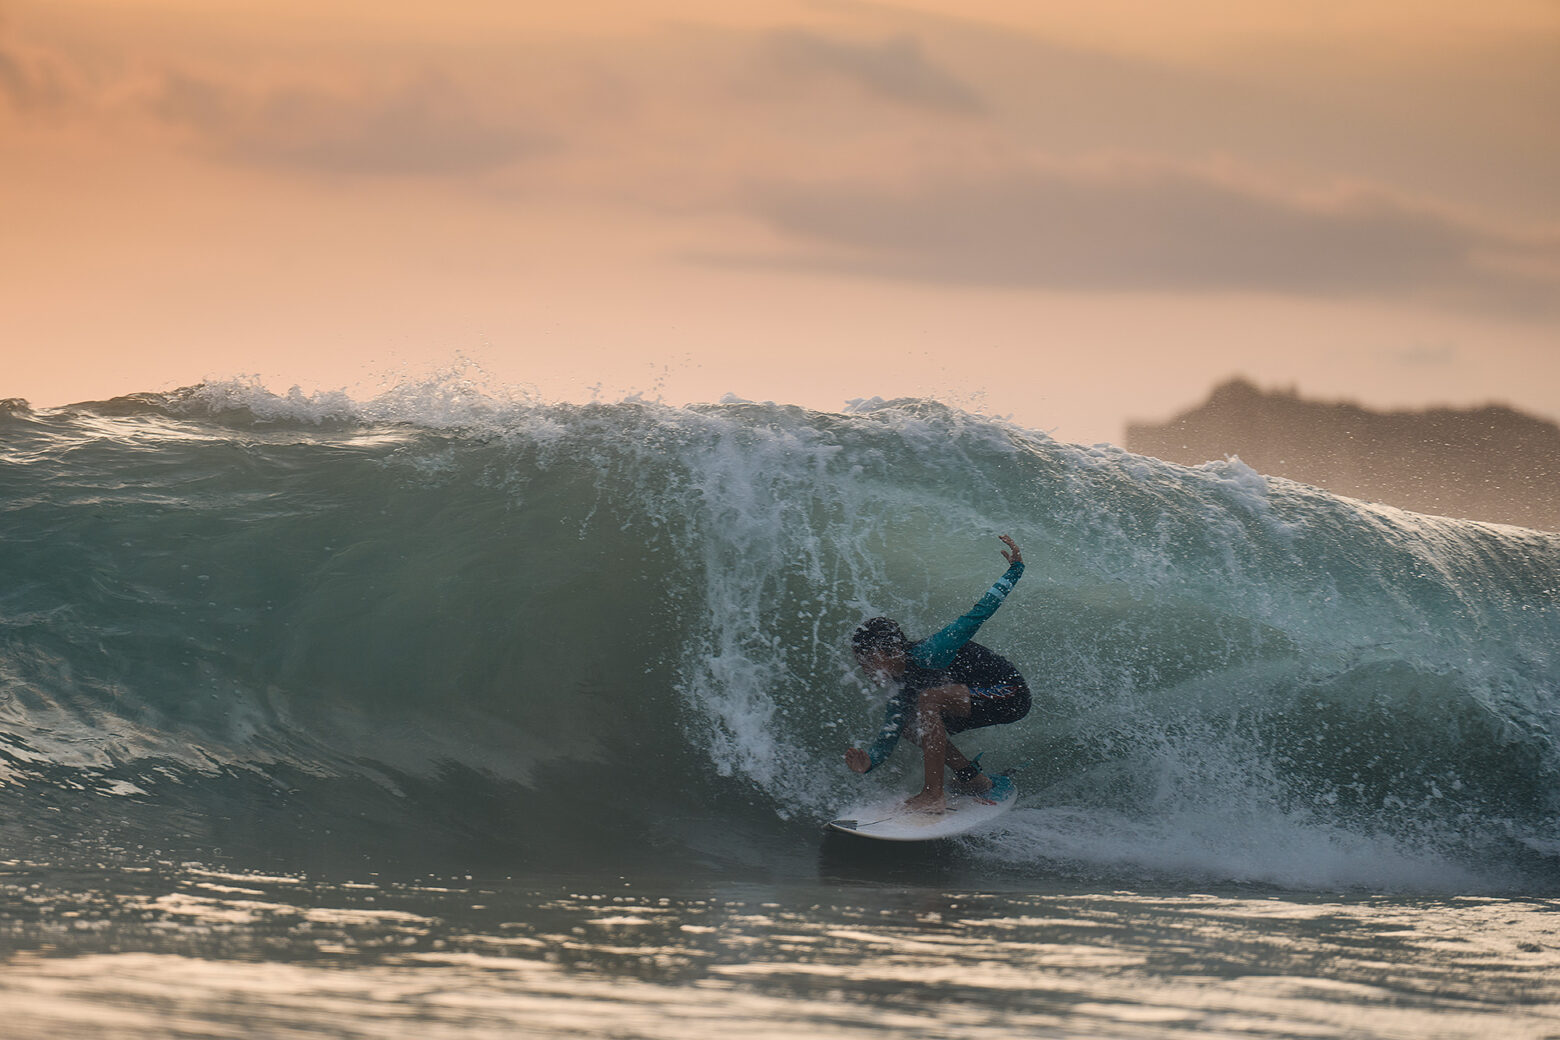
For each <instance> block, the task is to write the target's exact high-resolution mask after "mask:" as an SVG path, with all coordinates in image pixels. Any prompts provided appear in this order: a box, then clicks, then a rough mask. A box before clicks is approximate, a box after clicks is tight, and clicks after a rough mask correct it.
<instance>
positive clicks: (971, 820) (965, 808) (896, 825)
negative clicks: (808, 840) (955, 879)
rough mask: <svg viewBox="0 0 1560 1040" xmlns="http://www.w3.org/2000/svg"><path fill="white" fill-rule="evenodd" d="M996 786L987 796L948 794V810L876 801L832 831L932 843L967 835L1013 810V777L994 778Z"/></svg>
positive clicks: (1015, 791) (833, 825)
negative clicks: (938, 810) (915, 807)
mask: <svg viewBox="0 0 1560 1040" xmlns="http://www.w3.org/2000/svg"><path fill="white" fill-rule="evenodd" d="M992 779H993V780H994V781H995V784H994V785H993V786H992V788H991V790H989V791H987V792H985V793H984V794H954V793H952V792H951V791H950V792H949V793H948V795H947V802H948V807H947V808H946V809H944V810H942V811H941V812H926V811H924V810H920V809H909V808H906V807H905V803H904V799H903V798H899V797H896V798H895V799H894V800H892V801H882V802H874V803H873V804H871V805H866V806H861V807H859V808H853V809H848V810H846V811H845V812H844V813H843V814H841V816H840V818H839V819H837V820H831V821H829V829H830V830H835V831H843V832H844V833H846V834H856V835H859V836H861V837H863V838H876V839H878V840H879V841H932V840H935V839H937V838H951V837H953V836H954V835H957V834H966V833H968V832H970V831H972V830H974V829H975V828H977V827H980V826H981V825H983V824H987V823H990V822H991V821H993V820H995V819H996V818H997V817H998V816H1001V815H1002V814H1003V813H1005V812H1007V811H1008V810H1009V809H1011V808H1013V803H1014V802H1016V801H1018V789H1017V788H1016V787H1014V786H1013V781H1012V779H1011V778H1010V777H1006V776H998V777H992Z"/></svg>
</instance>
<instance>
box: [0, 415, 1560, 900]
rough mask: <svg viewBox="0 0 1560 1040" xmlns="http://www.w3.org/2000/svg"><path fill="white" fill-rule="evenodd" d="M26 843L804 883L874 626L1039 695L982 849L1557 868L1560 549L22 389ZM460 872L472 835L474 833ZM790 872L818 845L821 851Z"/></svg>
mask: <svg viewBox="0 0 1560 1040" xmlns="http://www.w3.org/2000/svg"><path fill="white" fill-rule="evenodd" d="M0 525H3V527H0V534H3V538H0V573H3V574H4V575H5V576H6V580H5V583H4V587H3V588H0V781H3V785H4V786H3V787H0V800H3V804H0V810H3V811H4V812H5V813H6V816H7V819H8V820H9V821H10V825H9V827H8V833H9V837H8V838H7V839H6V840H7V841H8V842H9V843H10V844H11V849H10V851H11V853H12V855H21V854H27V855H40V856H44V855H52V856H55V857H60V856H66V855H70V854H78V855H104V854H109V853H114V852H123V851H124V850H126V849H131V848H134V847H139V848H141V849H145V850H154V849H155V850H159V851H160V852H169V851H172V852H178V853H184V854H196V855H199V854H204V855H206V856H212V855H228V856H240V857H242V856H250V857H258V856H262V855H264V856H269V857H272V858H278V857H279V858H283V859H285V858H287V857H304V856H307V855H310V854H312V855H315V856H322V855H323V856H328V857H334V858H335V860H336V861H339V862H347V863H355V862H360V861H362V860H363V859H368V858H372V857H375V856H382V855H386V854H387V853H399V854H402V855H412V854H414V853H416V852H419V851H420V852H423V853H428V852H430V851H431V850H434V849H438V850H443V851H445V852H448V853H449V854H450V855H452V856H454V855H466V854H475V853H473V852H472V850H481V852H482V854H484V855H488V856H493V857H496V858H497V859H498V860H499V861H502V862H505V863H510V864H513V865H514V866H516V867H517V868H523V867H538V868H539V867H564V866H567V865H569V864H574V863H581V862H591V863H594V864H597V865H606V866H608V867H610V866H612V865H614V864H622V865H625V866H627V865H632V864H635V863H640V862H643V861H644V860H646V859H647V858H654V857H656V856H661V857H664V858H666V859H667V860H668V861H669V862H683V861H695V862H703V863H708V864H721V863H726V864H738V865H742V864H754V863H764V862H771V863H772V862H773V860H774V857H775V855H776V854H777V850H794V849H795V848H796V847H798V845H799V844H801V845H806V844H807V843H808V842H810V843H811V846H812V847H813V848H814V849H816V844H817V842H816V839H815V838H812V837H810V834H811V831H810V829H811V828H813V827H815V826H816V824H817V823H818V821H820V820H823V819H827V818H828V817H829V816H830V814H831V811H832V810H834V809H837V808H839V807H840V805H841V804H842V803H845V802H848V801H849V800H851V799H852V798H853V797H856V796H857V795H859V794H865V793H868V792H877V793H879V794H881V793H882V790H881V789H885V788H887V787H893V786H898V787H901V788H904V787H909V786H911V785H912V779H913V777H914V776H915V775H916V772H917V769H918V762H917V761H916V760H915V751H914V749H913V748H910V747H908V745H904V746H901V748H900V750H899V751H898V752H897V754H896V755H895V756H894V758H893V759H892V760H891V762H890V765H889V766H888V767H886V768H885V769H883V770H880V771H877V772H874V773H873V774H872V776H871V777H868V778H859V777H855V776H854V775H852V774H849V773H848V772H847V771H846V770H845V769H844V767H843V764H842V760H841V752H842V750H843V749H844V748H845V747H846V746H848V745H849V744H851V743H860V742H862V741H864V740H867V739H869V738H870V736H871V734H872V732H873V730H874V729H875V726H876V722H877V719H878V715H879V712H880V704H881V702H882V699H883V697H884V696H885V695H886V694H885V691H883V690H880V689H877V688H875V687H873V686H872V685H871V684H870V683H869V682H867V680H866V679H865V677H863V676H862V675H861V674H860V673H859V671H858V670H857V669H856V668H855V666H854V662H853V661H852V659H851V657H850V655H849V652H848V647H847V637H848V634H849V632H850V631H851V629H852V628H853V627H854V626H855V624H857V623H858V622H859V621H860V620H861V619H862V618H864V617H867V616H870V615H873V614H880V613H882V614H889V615H892V616H894V617H897V618H899V619H900V620H901V622H902V623H903V625H904V627H905V628H906V630H907V631H909V632H911V633H912V634H913V635H914V634H924V633H929V632H930V631H932V630H933V629H935V628H936V627H938V626H940V625H941V624H943V623H945V622H946V621H947V620H948V619H950V618H952V617H954V616H956V615H957V614H959V613H961V612H962V611H963V610H965V609H966V608H967V607H968V606H969V604H970V603H972V602H973V601H974V599H975V598H976V597H977V596H978V595H979V594H980V593H981V592H982V591H983V590H984V589H985V588H986V586H987V585H989V583H990V581H991V580H992V579H994V578H995V577H996V575H997V574H998V573H1000V572H1001V570H1002V567H1003V564H1002V561H1001V558H1000V556H999V555H998V553H997V551H996V550H997V549H998V548H999V546H998V543H997V542H996V540H995V537H994V536H995V535H996V534H998V533H1011V534H1012V535H1013V536H1014V537H1015V538H1016V539H1017V540H1018V541H1019V543H1020V544H1021V545H1022V546H1023V548H1024V551H1025V556H1026V559H1027V561H1028V562H1029V570H1028V573H1027V575H1026V577H1025V579H1024V581H1022V582H1021V583H1020V584H1019V586H1018V587H1017V589H1016V590H1015V592H1014V593H1013V595H1012V596H1011V597H1010V598H1009V600H1008V602H1007V604H1006V605H1005V606H1004V607H1003V608H1002V610H1001V611H1000V612H999V613H998V615H997V616H996V617H995V618H994V619H993V620H992V621H990V622H989V623H988V624H987V625H986V627H985V629H983V631H982V635H981V637H980V638H981V640H982V641H983V642H985V643H987V644H988V645H991V646H993V647H994V648H996V649H998V650H999V651H1001V652H1003V653H1004V654H1005V655H1007V656H1009V657H1010V658H1012V659H1013V660H1014V661H1015V662H1017V663H1018V664H1019V665H1020V667H1021V668H1023V670H1024V671H1025V673H1026V675H1028V676H1029V678H1030V680H1031V685H1032V686H1033V687H1034V688H1035V691H1036V694H1037V697H1036V707H1035V710H1034V711H1033V712H1032V714H1031V715H1030V717H1029V718H1027V719H1025V720H1023V721H1022V722H1020V723H1018V724H1016V725H1012V726H1007V727H1001V728H998V729H993V730H985V731H980V732H978V733H975V734H969V735H966V737H965V738H964V739H963V740H961V741H960V743H961V746H964V747H965V749H966V750H967V751H969V752H971V753H973V752H974V751H977V750H984V751H985V752H986V759H985V761H986V762H987V763H988V764H990V765H994V766H995V767H997V768H1002V767H1012V768H1015V769H1017V770H1018V771H1019V775H1020V783H1021V785H1022V790H1023V797H1022V799H1021V803H1020V804H1021V807H1022V808H1021V809H1020V810H1018V811H1016V812H1014V813H1012V814H1010V815H1009V816H1008V817H1007V820H1008V821H1010V823H1009V825H1008V826H1006V827H1005V828H1004V829H1002V830H1000V831H998V832H995V833H994V834H991V835H988V836H986V837H984V838H982V839H980V840H979V841H977V842H974V843H972V844H971V846H970V847H969V848H968V849H967V850H966V853H965V854H966V855H969V856H973V857H976V858H977V859H978V860H979V861H981V862H986V863H989V864H990V865H991V866H992V867H993V868H994V869H1012V870H1019V871H1025V870H1038V871H1044V872H1060V873H1063V874H1073V875H1084V876H1100V877H1151V878H1154V877H1163V878H1192V879H1200V880H1212V881H1234V882H1241V881H1252V882H1262V883H1278V884H1284V885H1292V886H1296V887H1301V888H1312V889H1315V888H1331V887H1337V886H1361V885H1363V886H1380V887H1399V888H1402V887H1416V886H1427V887H1457V888H1463V889H1466V888H1492V887H1499V886H1506V885H1532V884H1534V883H1535V882H1537V883H1543V884H1550V885H1552V884H1554V883H1555V881H1556V880H1557V879H1560V867H1557V863H1560V859H1557V853H1560V782H1557V781H1560V667H1557V662H1556V659H1555V649H1554V648H1555V647H1556V645H1557V644H1560V537H1557V536H1556V535H1552V534H1544V533H1539V532H1533V531H1526V530H1521V529H1517V528H1509V527H1497V526H1492V525H1484V524H1476V523H1469V522H1463V521H1456V520H1449V519H1442V518H1432V517H1424V516H1416V515H1412V514H1408V513H1404V512H1401V511H1398V510H1394V509H1390V508H1386V507H1378V506H1371V505H1365V504H1362V503H1359V502H1354V501H1350V500H1346V499H1340V498H1337V497H1333V496H1329V495H1327V494H1325V493H1323V492H1320V491H1317V490H1315V489H1313V488H1309V487H1305V486H1302V485H1298V484H1292V483H1288V482H1285V481H1282V480H1276V479H1268V478H1264V477H1262V476H1260V475H1258V474H1257V473H1255V472H1253V471H1252V470H1250V469H1249V468H1247V467H1246V466H1244V465H1242V464H1241V463H1240V462H1239V461H1238V460H1235V459H1231V460H1228V461H1224V462H1215V463H1210V464H1207V465H1205V466H1202V467H1198V468H1192V469H1188V468H1183V467H1180V466H1175V465H1171V464H1168V463H1163V462H1159V461H1156V460H1153V459H1148V458H1141V457H1137V456H1133V455H1130V454H1127V453H1126V452H1123V451H1121V450H1118V449H1115V448H1109V447H1095V448H1085V447H1080V446H1077V445H1071V444H1063V443H1058V442H1056V441H1053V440H1051V439H1049V438H1048V437H1046V436H1044V435H1043V434H1038V433H1033V432H1030V431H1027V430H1024V429H1021V428H1018V427H1016V426H1014V425H1011V424H1009V423H1006V422H1002V421H997V420H992V419H989V418H983V417H977V416H972V415H969V414H965V413H962V412H960V411H957V410H954V409H951V408H948V407H945V406H943V405H940V404H936V403H930V402H917V401H900V402H892V403H886V404H885V403H882V402H873V403H871V404H865V405H861V406H858V407H857V408H856V410H854V411H852V412H850V413H848V414H820V413H815V412H809V411H804V410H801V409H797V408H790V407H782V406H776V405H759V404H750V403H728V404H722V405H717V406H706V407H695V408H684V409H678V408H670V407H665V406H661V405H658V404H649V403H643V402H637V401H629V402H624V403H619V404H592V405H582V406H575V405H570V406H563V405H543V404H540V403H535V402H528V401H518V402H516V401H508V402H498V401H493V400H490V399H485V398H481V397H479V396H476V395H474V394H472V393H469V392H467V391H466V389H465V388H464V387H462V386H461V385H459V384H443V385H438V384H435V385H429V386H424V387H414V388H408V389H404V390H402V391H399V392H397V393H394V394H391V395H387V396H386V397H385V398H381V399H379V400H376V401H374V402H371V403H366V404H358V403H354V402H351V401H349V400H346V399H345V398H336V397H314V398H304V397H302V396H301V395H298V394H297V393H294V394H293V395H292V396H290V397H276V396H273V395H270V394H268V393H266V392H264V391H263V390H260V389H257V388H255V387H251V386H247V385H244V384H229V385H211V386H203V387H198V388H194V389H190V390H185V391H179V392H176V393H173V394H163V395H137V396H134V397H130V398H120V399H116V400H114V401H110V402H104V403H99V404H93V405H81V406H75V407H71V408H66V409H59V410H53V411H48V412H33V411H31V410H30V409H28V408H27V407H26V406H25V405H24V404H22V403H20V402H9V403H8V407H7V408H6V409H4V410H3V411H0ZM460 850H464V851H463V852H462V851H460ZM782 855H783V853H782Z"/></svg>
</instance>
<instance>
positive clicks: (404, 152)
mask: <svg viewBox="0 0 1560 1040" xmlns="http://www.w3.org/2000/svg"><path fill="white" fill-rule="evenodd" d="M150 107H151V110H152V111H153V113H154V114H155V115H156V116H158V117H159V118H161V119H162V120H164V121H166V122H168V123H171V124H175V125H179V126H182V127H185V128H187V129H189V130H193V131H194V132H195V133H196V134H197V135H198V137H199V138H200V139H201V140H203V141H204V142H205V143H207V144H208V145H209V146H211V147H212V148H214V149H215V150H217V151H218V152H220V153H222V154H225V155H227V156H229V157H231V158H236V159H241V160H244V161H248V162H257V163H265V164H273V165H280V166H289V167H295V168H302V169H307V170H312V171H317V172H326V173H344V174H370V175H374V174H378V175H393V174H400V175H444V174H466V173H481V172H485V171H488V170H493V169H497V168H500V167H503V166H506V165H508V164H510V163H513V162H515V161H518V160H520V159H523V158H527V157H529V156H531V155H534V154H536V153H539V152H542V151H545V150H547V149H548V148H549V147H550V144H551V142H550V141H549V140H548V139H547V138H545V137H544V136H542V135H541V134H539V133H537V132H535V131H533V130H531V129H530V128H529V127H526V126H522V125H518V124H517V123H516V122H513V121H509V120H502V119H493V118H490V117H487V116H485V115H484V114H483V113H482V112H481V111H480V109H479V107H478V106H476V105H475V104H474V103H473V102H472V100H471V99H470V97H469V96H468V95H467V94H466V93H465V92H464V91H462V90H461V89H460V87H459V86H458V85H456V84H455V83H454V82H453V81H452V80H451V79H449V78H448V77H446V76H444V75H440V74H434V73H430V74H426V75H423V76H421V77H418V78H415V79H411V80H408V81H405V82H403V83H401V84H399V85H397V86H395V87H393V88H391V89H388V90H381V91H365V90H357V91H353V90H347V89H341V88H337V89H327V88H322V87H316V86H312V85H293V86H275V87H272V88H270V89H268V90H265V91H263V92H260V93H258V94H254V93H249V92H245V91H243V90H241V89H239V88H237V87H234V86H231V85H229V84H225V83H222V82H219V81H217V80H214V79H209V78H203V77H198V76H191V75H186V74H181V73H169V74H167V75H165V76H164V77H163V80H162V82H161V84H160V86H159V88H158V90H157V91H156V93H155V95H154V97H153V98H152V101H151V105H150Z"/></svg>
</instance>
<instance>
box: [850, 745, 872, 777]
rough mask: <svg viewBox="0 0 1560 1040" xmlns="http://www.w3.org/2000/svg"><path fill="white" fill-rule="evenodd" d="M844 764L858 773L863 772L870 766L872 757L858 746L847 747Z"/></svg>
mask: <svg viewBox="0 0 1560 1040" xmlns="http://www.w3.org/2000/svg"><path fill="white" fill-rule="evenodd" d="M845 764H846V765H848V766H850V767H851V769H853V770H855V771H856V772H858V773H865V772H866V771H867V770H869V769H871V768H872V759H870V758H868V757H867V753H866V752H865V751H863V750H861V749H860V748H856V747H853V748H847V749H846V751H845Z"/></svg>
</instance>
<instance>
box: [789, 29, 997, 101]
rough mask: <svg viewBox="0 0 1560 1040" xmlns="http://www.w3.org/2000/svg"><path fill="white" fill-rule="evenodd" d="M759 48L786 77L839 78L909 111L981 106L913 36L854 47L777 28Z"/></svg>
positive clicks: (798, 30) (847, 43) (897, 37)
mask: <svg viewBox="0 0 1560 1040" xmlns="http://www.w3.org/2000/svg"><path fill="white" fill-rule="evenodd" d="M759 49H760V53H761V54H762V55H763V56H764V57H765V58H766V59H767V61H768V62H769V63H770V64H771V66H772V67H773V68H774V70H775V71H776V72H778V73H780V74H782V75H784V76H786V77H788V78H789V77H833V78H837V79H842V80H845V81H848V82H851V83H854V84H856V85H857V86H859V87H862V88H863V89H865V90H866V91H867V92H869V93H870V94H872V95H875V96H877V97H879V98H884V99H887V100H889V101H893V102H896V103H898V104H902V105H908V106H911V107H913V108H924V109H934V110H940V111H945V112H978V111H980V110H981V109H982V107H983V106H982V104H981V101H980V98H979V97H978V95H977V94H976V93H975V91H974V90H972V89H971V88H970V87H968V86H966V85H965V84H964V83H963V82H961V81H960V80H959V79H957V78H956V77H954V76H953V75H951V74H949V73H947V72H945V71H943V70H942V69H940V68H938V67H937V66H936V65H935V64H933V63H932V62H931V61H930V60H928V58H927V57H926V54H925V53H924V52H923V51H922V49H921V45H920V42H919V41H918V40H917V39H916V38H915V37H913V36H909V35H900V36H895V37H892V38H890V39H887V40H884V41H882V42H879V43H856V42H852V41H847V40H838V39H831V38H829V37H827V36H823V35H820V34H818V33H815V32H811V31H808V30H805V29H776V30H773V31H770V32H768V33H765V34H764V35H763V36H762V37H761V40H760V45H759Z"/></svg>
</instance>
